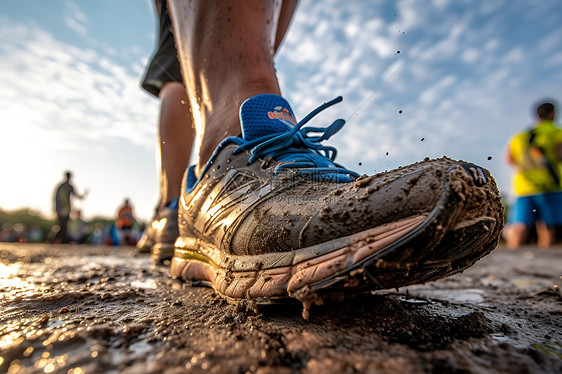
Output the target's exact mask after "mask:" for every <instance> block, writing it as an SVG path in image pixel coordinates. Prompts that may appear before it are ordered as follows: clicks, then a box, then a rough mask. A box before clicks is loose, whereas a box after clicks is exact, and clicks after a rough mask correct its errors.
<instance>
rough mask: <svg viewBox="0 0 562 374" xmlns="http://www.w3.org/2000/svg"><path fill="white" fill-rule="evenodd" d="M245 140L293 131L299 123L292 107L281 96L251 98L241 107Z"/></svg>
mask: <svg viewBox="0 0 562 374" xmlns="http://www.w3.org/2000/svg"><path fill="white" fill-rule="evenodd" d="M240 124H241V125H242V137H243V138H244V140H254V139H257V138H260V137H262V136H265V135H270V134H277V133H283V132H288V131H291V129H292V128H293V127H295V126H296V124H297V121H296V119H295V115H294V114H293V110H292V109H291V106H290V105H289V103H288V102H287V100H285V99H283V98H282V97H281V96H278V95H273V94H263V95H258V96H254V97H251V98H249V99H248V100H246V101H245V102H244V103H243V104H242V106H241V107H240Z"/></svg>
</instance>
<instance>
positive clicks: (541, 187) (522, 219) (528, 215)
mask: <svg viewBox="0 0 562 374" xmlns="http://www.w3.org/2000/svg"><path fill="white" fill-rule="evenodd" d="M536 114H537V117H538V119H537V122H536V123H535V125H534V126H533V128H531V129H530V130H526V131H523V132H519V133H517V134H515V135H514V136H513V137H512V138H511V139H510V140H509V143H508V147H507V151H506V156H505V159H506V162H507V163H508V164H509V165H511V166H512V167H513V168H515V176H514V180H513V184H514V189H515V194H516V196H517V199H516V201H515V204H514V206H513V207H512V208H511V211H510V214H509V218H508V228H507V230H506V231H505V234H504V236H505V238H506V240H507V245H508V247H509V248H512V249H515V248H517V247H519V246H520V245H521V244H524V243H525V242H526V241H527V239H528V236H529V229H530V228H532V227H533V226H535V227H536V229H537V238H538V245H539V246H540V247H542V248H548V247H550V246H551V245H552V244H554V242H555V239H556V226H560V225H562V187H561V184H560V168H561V167H562V129H561V128H559V127H558V126H556V124H555V122H554V120H555V117H556V108H555V105H554V104H553V103H551V102H545V103H542V104H540V105H538V107H537V110H536Z"/></svg>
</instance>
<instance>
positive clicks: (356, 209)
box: [171, 95, 503, 318]
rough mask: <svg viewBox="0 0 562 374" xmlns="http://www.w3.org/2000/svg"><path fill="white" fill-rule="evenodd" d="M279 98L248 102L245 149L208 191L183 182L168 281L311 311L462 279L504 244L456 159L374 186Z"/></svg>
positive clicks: (490, 211) (419, 166)
mask: <svg viewBox="0 0 562 374" xmlns="http://www.w3.org/2000/svg"><path fill="white" fill-rule="evenodd" d="M340 100H341V98H337V99H335V100H334V101H332V102H329V103H326V104H324V105H322V106H321V107H319V108H318V109H316V110H315V111H313V112H312V113H311V114H309V115H308V116H307V117H306V118H304V119H303V120H302V121H300V122H298V123H297V122H296V121H295V119H294V115H293V112H292V110H291V108H290V107H289V104H288V103H287V102H286V101H285V100H284V99H283V98H281V97H279V96H276V95H260V96H256V97H253V98H250V99H248V100H247V101H246V102H245V103H244V104H243V105H242V107H241V109H240V120H241V126H242V137H231V138H227V139H225V140H224V141H223V142H222V143H221V144H220V145H219V146H218V148H217V149H216V151H215V152H214V154H213V156H212V157H211V159H210V160H209V162H208V163H207V165H206V167H205V169H204V170H203V172H202V174H201V176H200V178H199V179H196V178H195V175H194V173H193V168H190V169H189V170H188V172H187V173H186V178H185V181H184V184H185V188H184V191H183V192H182V195H181V198H180V207H179V217H180V224H179V230H180V237H179V238H178V240H177V241H176V248H175V255H174V258H173V259H172V266H171V271H172V274H173V275H174V276H176V277H179V278H183V279H185V280H188V281H192V282H194V283H196V284H203V285H209V286H211V287H213V288H214V289H215V291H216V292H217V294H219V295H220V296H222V297H224V298H226V299H228V300H230V301H250V302H255V303H258V304H259V303H271V302H275V301H278V300H280V299H283V298H287V297H293V298H297V299H299V300H301V301H302V302H303V305H304V311H303V316H305V318H306V317H307V313H308V308H309V307H310V305H311V304H312V303H317V304H319V303H320V302H321V301H322V298H324V297H339V296H341V295H349V294H355V293H359V292H364V291H370V290H375V289H391V288H396V287H403V286H407V285H410V284H413V283H420V282H427V281H431V280H434V279H439V278H442V277H445V276H448V275H451V274H454V273H456V272H459V271H461V270H463V269H465V268H467V267H468V266H470V265H472V264H473V263H474V262H475V261H477V260H478V259H479V258H481V257H483V256H484V255H486V254H488V253H489V252H491V251H492V250H493V249H494V248H495V247H496V245H497V243H498V238H499V233H500V230H501V228H502V223H503V208H502V205H501V203H500V197H499V193H498V189H497V187H496V184H495V182H494V180H493V178H492V177H491V176H490V174H489V172H488V171H486V170H485V169H483V168H481V167H479V166H476V165H473V164H470V163H466V162H460V161H454V160H451V159H449V158H442V159H436V160H429V159H426V160H424V161H422V162H419V163H416V164H412V165H409V166H406V167H402V168H399V169H396V170H393V171H390V172H385V173H380V174H376V175H373V176H359V175H358V174H357V173H355V172H353V171H350V170H348V169H346V168H344V167H342V166H341V165H338V164H336V163H335V162H334V158H335V154H336V150H335V149H334V148H332V147H327V146H323V145H321V144H320V143H321V142H322V141H324V140H326V139H328V138H329V137H330V136H332V135H333V134H335V133H336V132H337V131H338V130H339V129H340V128H341V127H342V125H343V123H344V121H343V120H337V121H335V122H334V123H333V124H332V125H331V126H329V127H327V128H309V127H303V125H304V124H306V123H307V122H308V121H309V120H310V119H311V118H312V117H313V116H314V115H316V114H317V113H318V112H320V111H321V110H323V109H325V108H326V107H328V106H330V105H333V104H334V103H336V102H339V101H340Z"/></svg>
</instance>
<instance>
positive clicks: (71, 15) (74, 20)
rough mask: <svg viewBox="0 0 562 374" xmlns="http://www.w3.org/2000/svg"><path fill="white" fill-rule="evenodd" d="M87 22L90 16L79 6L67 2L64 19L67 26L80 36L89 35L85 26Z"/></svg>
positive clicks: (69, 1) (69, 0) (68, 0)
mask: <svg viewBox="0 0 562 374" xmlns="http://www.w3.org/2000/svg"><path fill="white" fill-rule="evenodd" d="M87 21H88V16H86V14H85V13H84V12H82V11H81V10H80V8H79V7H78V5H77V4H76V3H75V2H73V1H72V0H67V1H66V10H65V17H64V22H65V24H66V25H67V26H68V27H69V28H71V29H72V30H74V31H76V32H77V33H78V34H81V35H86V34H87V33H88V29H87V28H86V25H85V24H86V23H87Z"/></svg>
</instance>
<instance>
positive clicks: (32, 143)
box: [0, 19, 158, 216]
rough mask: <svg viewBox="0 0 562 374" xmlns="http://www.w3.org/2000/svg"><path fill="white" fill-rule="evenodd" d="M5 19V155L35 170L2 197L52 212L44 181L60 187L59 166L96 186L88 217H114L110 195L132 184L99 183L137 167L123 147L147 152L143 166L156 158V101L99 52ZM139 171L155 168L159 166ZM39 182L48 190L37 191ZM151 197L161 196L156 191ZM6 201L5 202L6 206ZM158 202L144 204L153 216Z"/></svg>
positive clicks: (1, 70)
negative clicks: (125, 160)
mask: <svg viewBox="0 0 562 374" xmlns="http://www.w3.org/2000/svg"><path fill="white" fill-rule="evenodd" d="M2 21H3V22H0V24H1V25H2V26H0V86H2V90H0V123H2V137H0V138H1V140H0V155H1V156H2V159H5V160H8V159H9V160H14V162H18V164H21V165H25V166H23V167H25V168H29V170H30V171H31V170H34V172H30V173H27V174H25V176H23V177H22V178H20V179H19V180H18V183H16V184H8V185H3V186H2V189H3V191H2V195H3V196H12V197H13V198H14V201H26V204H28V205H30V206H34V207H38V208H40V209H42V210H43V211H45V212H49V211H50V193H51V191H49V190H48V189H49V187H48V184H47V185H45V183H55V182H57V181H58V178H59V176H60V170H58V168H67V167H72V168H74V170H75V171H77V173H78V174H81V180H82V181H84V180H85V179H86V178H89V179H90V180H91V182H90V185H92V186H93V185H96V186H97V188H96V191H95V192H96V193H97V197H96V193H93V194H92V196H91V197H90V198H89V199H88V200H89V201H88V202H86V203H84V204H86V205H83V206H86V207H87V206H89V211H88V212H86V214H87V215H88V216H91V215H92V214H108V213H109V214H111V213H112V212H113V210H114V206H110V204H112V202H111V201H109V200H108V199H107V198H105V196H104V193H110V192H107V191H106V188H108V189H109V190H111V189H112V188H113V189H114V191H115V192H114V193H115V194H116V193H119V192H117V191H120V190H121V189H125V190H127V189H129V188H130V187H131V186H130V185H129V186H127V184H126V183H125V184H123V181H119V183H118V185H117V184H115V183H109V184H108V183H105V184H104V183H102V184H101V186H100V182H99V181H100V180H103V179H102V178H103V176H104V175H106V177H109V176H111V175H114V174H117V175H120V174H122V175H126V174H127V173H129V171H128V170H124V169H123V168H126V167H129V168H131V166H133V165H130V164H129V165H122V161H120V160H118V159H117V158H116V157H118V156H117V154H116V151H115V147H116V146H117V147H118V148H121V149H123V148H131V149H133V148H134V149H137V152H138V150H140V151H141V152H142V153H138V154H137V155H136V156H135V157H136V158H137V159H139V160H140V159H143V158H145V157H147V156H148V157H149V158H153V157H152V156H150V155H151V154H152V153H153V150H154V144H155V132H156V131H155V130H156V118H157V110H158V105H157V102H156V100H154V99H151V98H150V97H149V96H148V95H147V94H146V93H143V92H142V90H141V89H140V87H139V80H140V76H139V75H138V74H136V73H135V72H134V71H132V70H130V69H128V68H127V67H124V66H119V65H118V64H117V63H116V62H115V61H112V60H110V58H108V57H104V56H102V55H100V54H99V52H96V51H93V50H91V49H84V50H82V49H78V48H76V47H73V46H71V45H68V44H65V43H62V42H60V41H58V40H56V39H54V38H53V36H52V35H50V34H49V33H47V32H45V31H44V30H43V29H41V28H39V27H38V26H36V25H23V24H21V23H14V22H10V21H7V20H6V19H2ZM110 149H111V151H110ZM98 157H105V158H109V159H112V162H113V163H114V165H101V164H99V161H95V160H96V159H98ZM16 160H17V161H16ZM84 162H87V164H86V165H87V166H86V165H85V164H84ZM18 164H15V165H18ZM15 165H14V166H15ZM34 165H35V166H34ZM86 168H87V169H88V170H89V173H90V174H89V175H85V173H84V171H85V169H86ZM104 168H107V170H104ZM135 168H136V169H137V170H139V171H140V170H144V169H146V168H148V169H149V170H150V169H152V170H153V169H154V163H153V162H152V161H151V163H150V164H149V165H148V166H147V165H138V166H136V167H135ZM29 178H31V179H30V180H29ZM53 178H55V179H54V180H53ZM37 182H40V183H41V185H42V186H44V187H47V190H43V191H36V185H37ZM114 182H115V179H114ZM130 182H132V180H131V181H130ZM77 183H79V182H77ZM79 185H80V183H79ZM148 185H149V186H152V185H153V184H151V183H148ZM126 193H127V192H124V194H126ZM145 193H148V194H149V195H151V196H154V199H155V197H156V195H155V192H154V189H153V188H151V189H149V190H148V191H147V192H145ZM110 194H111V193H110ZM20 195H22V196H21V197H20V198H19V199H18V196H20ZM23 196H32V197H31V198H27V199H26V198H24V197H23ZM97 199H99V200H97ZM146 200H147V199H146ZM7 203H8V201H6V200H3V201H2V206H4V207H7V206H9V204H7ZM87 204H90V205H87ZM152 204H153V202H152V201H148V200H147V201H146V202H145V201H142V202H139V203H138V206H139V207H142V208H143V210H144V211H146V212H150V211H151V210H152Z"/></svg>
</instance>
